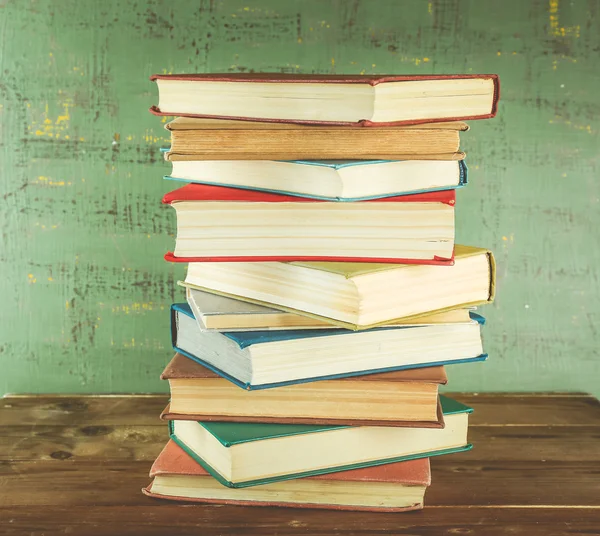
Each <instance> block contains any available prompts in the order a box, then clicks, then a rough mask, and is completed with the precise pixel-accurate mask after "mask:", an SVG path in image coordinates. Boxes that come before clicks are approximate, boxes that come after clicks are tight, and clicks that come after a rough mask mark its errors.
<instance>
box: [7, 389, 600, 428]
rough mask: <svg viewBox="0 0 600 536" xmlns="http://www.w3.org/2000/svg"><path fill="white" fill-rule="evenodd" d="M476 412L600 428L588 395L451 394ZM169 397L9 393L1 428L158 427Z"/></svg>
mask: <svg viewBox="0 0 600 536" xmlns="http://www.w3.org/2000/svg"><path fill="white" fill-rule="evenodd" d="M449 395H450V396H452V397H455V398H456V399H457V400H460V401H461V402H463V403H465V404H467V405H469V406H472V407H474V408H475V412H474V413H473V415H472V417H471V426H472V427H475V426H530V425H544V426H545V425H548V424H554V425H565V426H573V425H582V424H585V425H593V424H595V425H598V426H600V401H598V400H597V399H596V398H594V397H592V396H590V395H585V394H573V395H572V394H556V393H554V394H535V395H533V396H532V395H531V394H522V393H521V394H519V393H516V394H466V393H450V394H449ZM167 402H168V397H167V396H165V395H105V396H86V395H82V396H76V395H68V396H64V395H40V396H16V395H10V396H7V397H4V398H2V399H0V423H2V425H17V424H21V425H32V426H33V425H38V424H72V425H105V426H106V425H126V424H128V425H146V426H151V425H156V426H160V425H161V421H160V420H159V419H158V415H159V414H160V412H161V411H162V410H163V409H164V408H165V406H166V405H167Z"/></svg>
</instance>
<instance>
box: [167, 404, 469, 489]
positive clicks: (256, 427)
mask: <svg viewBox="0 0 600 536" xmlns="http://www.w3.org/2000/svg"><path fill="white" fill-rule="evenodd" d="M440 403H441V407H442V411H443V414H444V417H446V416H448V415H452V414H456V413H472V412H473V408H471V407H469V406H466V405H465V404H462V403H460V402H458V401H456V400H453V399H450V398H448V397H445V396H442V395H440ZM198 424H199V425H200V426H202V427H203V428H204V429H205V430H207V431H208V432H209V433H210V434H211V435H212V436H213V437H214V438H215V439H216V440H217V441H218V442H219V443H221V445H222V446H223V447H225V448H231V447H233V446H235V445H238V444H241V443H248V442H254V441H263V440H270V439H276V438H283V437H289V436H297V435H302V434H318V433H321V432H327V431H331V430H334V429H340V428H348V426H336V425H333V426H330V425H325V426H323V425H306V424H263V423H260V424H259V423H227V422H198ZM169 431H170V436H171V439H172V440H173V441H174V442H175V443H177V444H178V445H179V446H180V447H181V448H182V449H183V450H185V452H186V453H187V454H188V455H189V456H191V457H192V458H193V459H194V460H195V461H196V462H197V463H199V464H200V465H201V466H202V467H203V468H204V469H205V470H206V471H207V472H208V473H210V474H211V475H212V476H213V477H214V478H216V479H217V480H218V481H219V482H221V483H222V484H223V485H224V486H227V487H231V488H245V487H249V486H258V485H263V484H269V483H271V482H279V481H284V480H290V479H295V478H305V477H312V476H317V475H324V474H327V473H332V472H337V471H347V470H353V469H362V468H366V467H375V466H379V465H385V464H389V463H396V462H405V461H409V460H415V459H420V458H431V457H433V456H442V455H445V454H453V453H458V452H465V451H468V450H470V449H471V448H472V447H473V446H472V445H471V444H470V443H467V444H465V445H464V446H461V447H453V448H448V449H441V450H435V451H431V452H424V453H418V454H410V455H407V456H399V457H397V458H392V459H385V460H372V461H369V462H361V463H356V464H352V465H346V466H341V467H325V468H321V469H317V470H311V471H307V472H303V473H296V474H286V475H280V476H276V477H269V478H262V479H258V480H251V481H246V482H231V481H229V480H226V479H225V478H224V477H223V476H222V475H221V474H220V473H218V472H217V471H216V470H214V469H213V468H212V467H211V466H210V465H209V464H208V463H206V462H205V461H204V460H203V459H202V458H200V456H198V455H197V454H196V453H195V452H194V451H193V450H191V449H190V448H189V447H188V446H187V445H185V443H183V442H182V441H181V440H179V438H178V437H177V436H176V435H175V433H174V429H173V421H169Z"/></svg>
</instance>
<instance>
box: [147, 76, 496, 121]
mask: <svg viewBox="0 0 600 536" xmlns="http://www.w3.org/2000/svg"><path fill="white" fill-rule="evenodd" d="M151 80H155V81H156V82H157V84H158V90H159V105H158V107H156V106H154V107H152V108H151V111H152V112H153V113H155V114H157V115H176V116H188V117H202V118H213V119H238V120H247V121H262V122H281V123H304V124H317V125H318V124H326V125H356V126H397V125H415V124H421V123H433V122H442V121H464V120H471V119H486V118H490V117H494V116H495V114H496V108H497V103H498V98H499V81H498V77H497V75H493V74H481V75H440V76H437V75H430V76H386V75H377V76H324V75H284V74H268V73H264V74H227V75H223V74H189V75H154V76H152V77H151Z"/></svg>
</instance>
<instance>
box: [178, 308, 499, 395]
mask: <svg viewBox="0 0 600 536" xmlns="http://www.w3.org/2000/svg"><path fill="white" fill-rule="evenodd" d="M176 313H182V314H185V315H187V316H189V317H191V318H194V315H193V313H192V310H191V309H190V307H189V305H188V304H187V303H185V304H183V303H182V304H173V305H172V306H171V344H172V346H173V350H175V351H176V352H178V353H180V354H181V355H183V356H185V357H187V358H188V359H191V360H192V361H195V362H196V363H198V364H200V365H202V366H203V367H206V368H207V369H209V370H211V371H212V372H214V373H215V374H218V375H219V376H221V377H222V378H224V379H226V380H228V381H230V382H231V383H233V384H234V385H237V386H238V387H240V388H242V389H244V390H247V391H259V390H262V389H273V388H275V387H284V386H288V385H297V384H302V383H311V382H314V381H321V380H336V379H341V378H354V377H356V376H366V375H368V374H379V373H382V372H395V371H400V370H411V369H417V368H426V367H437V366H446V365H454V364H463V363H476V362H479V361H485V360H486V359H487V358H488V354H487V353H483V354H480V355H478V356H475V357H465V358H463V359H454V360H452V361H432V362H429V363H419V364H414V365H402V366H398V367H388V368H379V369H370V370H361V371H356V372H347V373H342V374H330V375H326V376H314V377H312V378H302V379H298V380H289V381H283V382H275V383H263V384H260V385H254V384H251V383H245V382H242V381H240V380H239V379H237V378H235V377H234V376H231V375H230V374H227V373H226V372H224V371H222V370H221V369H219V368H217V367H215V366H214V365H211V364H210V363H208V362H206V361H204V360H203V359H200V358H199V357H197V356H195V355H193V354H191V353H189V352H187V351H185V350H183V349H182V348H179V347H178V346H177V317H176ZM471 315H472V318H473V319H474V320H477V318H480V319H481V321H479V320H477V321H478V322H479V323H480V324H482V325H483V323H484V322H485V319H484V318H483V317H482V316H481V315H478V314H476V313H473V312H471ZM474 317H477V318H474ZM338 329H339V328H338ZM374 329H382V328H374ZM383 329H385V328H383ZM340 330H341V331H347V330H342V329H340ZM290 331H291V330H290ZM296 331H300V330H296ZM350 333H354V332H350ZM223 335H225V333H223Z"/></svg>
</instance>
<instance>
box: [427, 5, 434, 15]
mask: <svg viewBox="0 0 600 536" xmlns="http://www.w3.org/2000/svg"><path fill="white" fill-rule="evenodd" d="M427 13H429V14H430V15H431V14H433V2H427Z"/></svg>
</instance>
